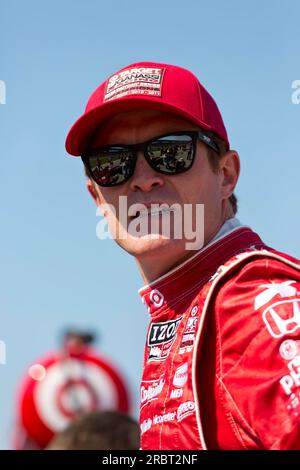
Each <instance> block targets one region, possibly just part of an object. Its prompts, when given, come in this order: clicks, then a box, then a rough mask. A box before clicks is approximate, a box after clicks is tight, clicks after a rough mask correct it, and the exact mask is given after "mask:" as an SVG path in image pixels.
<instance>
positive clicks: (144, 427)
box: [141, 418, 152, 435]
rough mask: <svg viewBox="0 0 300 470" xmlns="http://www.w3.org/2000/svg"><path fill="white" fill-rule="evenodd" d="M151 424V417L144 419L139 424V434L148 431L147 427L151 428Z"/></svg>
mask: <svg viewBox="0 0 300 470" xmlns="http://www.w3.org/2000/svg"><path fill="white" fill-rule="evenodd" d="M151 426H152V419H151V418H148V419H145V420H144V421H143V422H142V424H141V435H142V434H144V433H145V432H147V431H149V429H151Z"/></svg>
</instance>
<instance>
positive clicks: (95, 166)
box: [88, 147, 134, 186]
mask: <svg viewBox="0 0 300 470" xmlns="http://www.w3.org/2000/svg"><path fill="white" fill-rule="evenodd" d="M88 166H89V169H90V172H91V174H92V176H93V179H94V180H95V181H96V183H97V184H99V186H117V185H118V184H121V183H124V182H125V181H126V180H128V179H129V178H130V176H131V175H132V173H133V170H134V161H133V156H132V154H131V153H130V152H129V151H128V150H126V149H123V148H122V147H110V148H109V150H97V151H96V152H95V154H91V155H89V157H88Z"/></svg>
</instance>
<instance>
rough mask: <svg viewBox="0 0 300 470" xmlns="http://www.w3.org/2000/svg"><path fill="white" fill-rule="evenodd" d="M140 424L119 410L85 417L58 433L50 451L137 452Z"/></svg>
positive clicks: (48, 447) (49, 446)
mask: <svg viewBox="0 0 300 470" xmlns="http://www.w3.org/2000/svg"><path fill="white" fill-rule="evenodd" d="M139 434H140V431H139V425H138V423H137V422H136V421H135V420H133V419H132V418H131V417H129V416H128V415H126V414H124V413H121V412H118V411H94V412H92V413H88V414H85V415H83V416H81V418H79V419H77V420H76V421H74V422H73V423H71V424H70V425H69V426H68V427H67V428H66V429H65V430H64V431H62V432H61V433H58V434H57V435H56V436H54V438H53V439H52V440H51V442H50V443H49V445H48V446H47V450H138V449H139Z"/></svg>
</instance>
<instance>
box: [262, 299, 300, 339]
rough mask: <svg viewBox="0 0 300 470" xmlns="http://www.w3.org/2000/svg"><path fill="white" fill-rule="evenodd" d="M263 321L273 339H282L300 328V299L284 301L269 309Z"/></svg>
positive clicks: (264, 313)
mask: <svg viewBox="0 0 300 470" xmlns="http://www.w3.org/2000/svg"><path fill="white" fill-rule="evenodd" d="M262 318H263V321H264V322H265V324H266V327H267V329H268V331H269V333H270V335H271V336H273V338H280V337H282V336H285V335H287V334H290V333H293V332H294V331H296V330H298V328H300V299H292V300H282V301H281V302H275V303H274V304H272V305H270V306H269V307H267V308H266V309H265V310H264V312H263V314H262Z"/></svg>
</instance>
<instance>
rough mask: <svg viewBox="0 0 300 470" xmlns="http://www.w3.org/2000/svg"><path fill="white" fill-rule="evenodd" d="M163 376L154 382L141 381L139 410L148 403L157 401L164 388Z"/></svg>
mask: <svg viewBox="0 0 300 470" xmlns="http://www.w3.org/2000/svg"><path fill="white" fill-rule="evenodd" d="M164 385H165V380H164V378H163V375H162V376H161V377H160V378H159V379H156V380H148V381H142V383H141V409H142V408H143V407H144V406H145V405H147V404H148V403H149V402H150V401H153V400H157V398H158V396H159V395H160V394H161V392H162V389H163V388H164Z"/></svg>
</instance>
